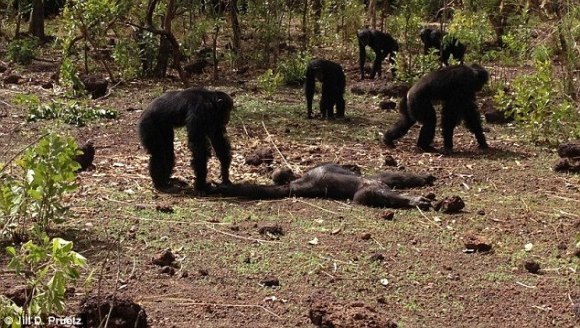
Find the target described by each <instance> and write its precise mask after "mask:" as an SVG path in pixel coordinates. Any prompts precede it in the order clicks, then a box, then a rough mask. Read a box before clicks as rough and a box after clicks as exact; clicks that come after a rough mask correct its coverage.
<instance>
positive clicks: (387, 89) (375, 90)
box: [350, 81, 411, 98]
mask: <svg viewBox="0 0 580 328" xmlns="http://www.w3.org/2000/svg"><path fill="white" fill-rule="evenodd" d="M410 88H411V85H410V84H408V83H404V82H392V83H389V84H387V85H386V86H378V85H376V84H373V83H368V82H365V81H362V82H358V83H357V84H355V85H354V86H353V87H352V88H351V89H350V91H351V92H352V93H354V94H357V95H364V94H367V93H368V94H370V95H381V96H385V97H393V98H400V97H403V96H405V95H406V94H407V91H409V89H410Z"/></svg>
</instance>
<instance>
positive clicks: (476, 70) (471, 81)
mask: <svg viewBox="0 0 580 328" xmlns="http://www.w3.org/2000/svg"><path fill="white" fill-rule="evenodd" d="M488 79H489V73H488V72H487V71H486V70H485V68H483V67H481V66H479V65H477V64H472V65H471V66H464V65H458V66H450V67H444V68H442V69H440V70H437V71H434V72H431V73H429V74H427V75H425V76H423V77H422V78H421V79H420V80H419V81H417V83H415V84H414V85H413V86H412V87H411V89H409V92H407V96H406V97H403V99H401V102H400V103H399V113H400V114H401V116H400V118H399V120H398V121H397V122H396V123H395V124H394V125H393V126H392V127H391V128H390V129H389V130H388V131H387V132H386V133H385V135H384V137H383V141H384V143H385V145H387V146H389V147H395V144H394V141H395V140H397V139H399V138H401V137H402V136H404V135H405V134H407V132H408V131H409V129H410V128H411V127H412V126H413V125H414V124H415V122H420V123H422V124H423V126H422V127H421V132H419V140H418V141H417V146H418V147H419V148H421V149H422V150H423V151H428V152H436V151H437V150H436V149H435V148H433V146H432V145H431V144H432V142H433V138H434V137H435V127H436V124H437V114H436V113H435V108H434V107H433V101H442V102H443V110H442V111H441V125H442V126H443V146H444V150H443V151H444V152H445V153H451V152H452V151H453V130H454V129H455V127H456V126H457V125H458V124H459V123H461V121H462V120H463V121H464V122H465V125H466V127H467V128H468V129H469V130H470V131H471V132H472V133H473V134H474V135H475V138H476V139H477V142H478V143H479V148H482V149H486V148H488V146H487V142H486V140H485V135H484V134H483V129H482V127H481V118H480V116H479V115H480V114H479V111H478V110H477V104H476V103H475V94H476V92H478V91H480V90H481V88H483V85H484V84H485V83H487V80H488Z"/></svg>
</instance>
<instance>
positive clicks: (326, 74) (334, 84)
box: [304, 59, 346, 119]
mask: <svg viewBox="0 0 580 328" xmlns="http://www.w3.org/2000/svg"><path fill="white" fill-rule="evenodd" d="M316 80H318V81H320V82H322V95H321V96H320V114H321V116H322V118H328V119H332V118H334V117H335V115H334V106H335V105H336V117H337V118H344V96H343V95H344V89H345V87H346V77H345V76H344V72H343V71H342V67H341V66H340V65H339V64H337V63H335V62H332V61H330V60H325V59H314V60H312V61H311V62H310V63H309V64H308V67H307V68H306V83H305V87H304V94H305V95H306V107H307V109H308V118H312V98H314V87H315V83H316Z"/></svg>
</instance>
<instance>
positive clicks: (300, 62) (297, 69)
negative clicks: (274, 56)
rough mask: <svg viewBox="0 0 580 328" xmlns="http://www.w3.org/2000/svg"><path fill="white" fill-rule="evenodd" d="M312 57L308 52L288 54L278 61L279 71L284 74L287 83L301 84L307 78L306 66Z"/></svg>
mask: <svg viewBox="0 0 580 328" xmlns="http://www.w3.org/2000/svg"><path fill="white" fill-rule="evenodd" d="M310 59H312V57H311V56H310V55H309V54H308V53H298V54H295V55H291V56H288V57H287V58H286V59H284V60H282V61H280V62H279V63H278V69H277V71H278V72H279V73H280V74H282V78H283V80H284V83H285V84H286V85H301V84H303V83H304V81H305V80H306V67H307V66H308V63H309V62H310Z"/></svg>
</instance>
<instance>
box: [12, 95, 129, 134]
mask: <svg viewBox="0 0 580 328" xmlns="http://www.w3.org/2000/svg"><path fill="white" fill-rule="evenodd" d="M14 102H15V103H16V104H20V105H25V106H27V107H28V115H27V117H26V118H27V120H28V121H31V122H34V121H38V120H53V119H61V120H62V121H63V122H65V123H67V124H72V125H76V126H85V125H87V123H89V122H91V121H95V120H98V119H103V118H104V119H115V118H117V117H119V113H118V112H117V111H115V110H112V109H107V108H101V107H91V106H89V105H87V104H85V102H83V101H81V100H58V99H57V100H53V101H52V102H51V103H48V104H43V103H41V102H40V99H39V98H38V97H37V96H34V95H19V96H17V97H15V99H14Z"/></svg>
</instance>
